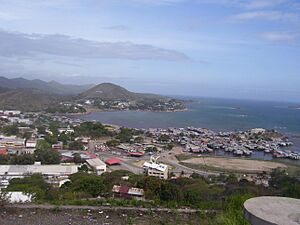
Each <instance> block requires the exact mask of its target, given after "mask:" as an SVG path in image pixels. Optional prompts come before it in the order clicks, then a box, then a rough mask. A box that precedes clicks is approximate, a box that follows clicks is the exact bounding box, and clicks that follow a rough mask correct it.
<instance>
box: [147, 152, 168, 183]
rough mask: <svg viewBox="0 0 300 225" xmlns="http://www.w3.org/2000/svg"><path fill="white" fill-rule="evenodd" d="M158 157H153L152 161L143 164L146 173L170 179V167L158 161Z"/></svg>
mask: <svg viewBox="0 0 300 225" xmlns="http://www.w3.org/2000/svg"><path fill="white" fill-rule="evenodd" d="M156 161H157V158H156V159H155V158H154V157H151V159H150V162H145V163H144V165H143V169H144V173H145V174H147V175H148V176H153V177H158V178H160V179H165V180H166V179H168V172H169V168H168V166H167V165H165V164H162V163H157V162H156Z"/></svg>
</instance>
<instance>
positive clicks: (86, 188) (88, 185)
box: [68, 173, 105, 197]
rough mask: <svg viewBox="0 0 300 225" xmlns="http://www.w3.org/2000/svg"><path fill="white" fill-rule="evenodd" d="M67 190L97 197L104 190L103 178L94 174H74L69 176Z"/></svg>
mask: <svg viewBox="0 0 300 225" xmlns="http://www.w3.org/2000/svg"><path fill="white" fill-rule="evenodd" d="M70 180H71V183H69V184H68V189H69V190H71V191H73V192H76V193H84V194H87V195H90V196H92V197H97V196H99V195H100V194H102V193H103V192H104V190H105V186H104V183H103V178H102V177H100V176H97V175H94V174H87V173H76V174H73V175H71V176H70Z"/></svg>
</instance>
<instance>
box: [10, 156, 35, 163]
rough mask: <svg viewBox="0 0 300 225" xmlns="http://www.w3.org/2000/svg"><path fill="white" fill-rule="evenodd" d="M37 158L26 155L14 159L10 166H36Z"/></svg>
mask: <svg viewBox="0 0 300 225" xmlns="http://www.w3.org/2000/svg"><path fill="white" fill-rule="evenodd" d="M34 161H35V158H34V155H33V154H24V155H18V156H15V157H12V158H11V160H10V164H13V165H32V164H34Z"/></svg>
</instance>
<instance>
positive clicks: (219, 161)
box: [182, 157, 287, 172]
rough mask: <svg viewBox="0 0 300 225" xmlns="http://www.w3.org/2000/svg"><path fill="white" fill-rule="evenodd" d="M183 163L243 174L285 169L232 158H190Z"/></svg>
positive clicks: (270, 163) (260, 162)
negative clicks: (241, 172)
mask: <svg viewBox="0 0 300 225" xmlns="http://www.w3.org/2000/svg"><path fill="white" fill-rule="evenodd" d="M182 162H183V163H188V164H195V165H203V166H208V167H215V168H220V169H225V170H233V171H234V170H239V171H245V172H253V171H255V172H262V171H271V170H272V169H275V168H278V167H282V168H284V167H287V166H286V165H284V164H282V163H277V162H267V161H259V160H247V159H234V158H222V157H201V158H192V159H187V160H184V161H182Z"/></svg>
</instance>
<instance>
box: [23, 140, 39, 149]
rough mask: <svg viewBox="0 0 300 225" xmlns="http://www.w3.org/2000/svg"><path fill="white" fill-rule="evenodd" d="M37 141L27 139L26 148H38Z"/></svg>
mask: <svg viewBox="0 0 300 225" xmlns="http://www.w3.org/2000/svg"><path fill="white" fill-rule="evenodd" d="M36 145H37V142H36V140H27V141H26V146H25V147H26V148H36Z"/></svg>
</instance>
